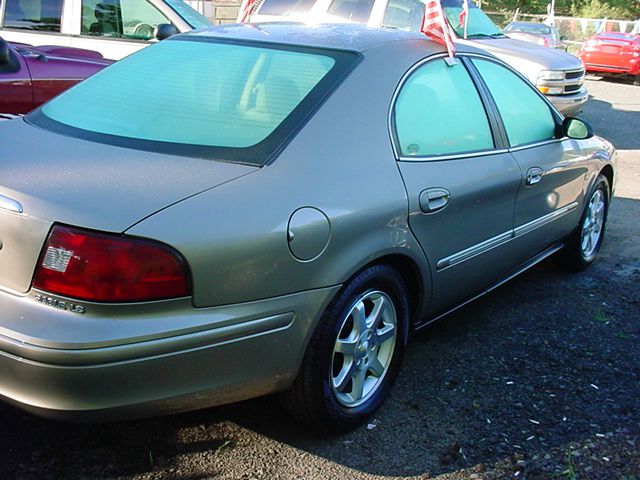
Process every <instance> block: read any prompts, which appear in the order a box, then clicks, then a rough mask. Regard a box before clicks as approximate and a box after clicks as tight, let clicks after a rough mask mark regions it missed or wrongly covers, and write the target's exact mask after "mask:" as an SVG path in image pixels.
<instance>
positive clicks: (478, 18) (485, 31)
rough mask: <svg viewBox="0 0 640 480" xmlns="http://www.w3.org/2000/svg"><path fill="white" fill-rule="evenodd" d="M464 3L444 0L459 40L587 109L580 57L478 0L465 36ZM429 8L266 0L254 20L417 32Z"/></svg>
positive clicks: (394, 0)
mask: <svg viewBox="0 0 640 480" xmlns="http://www.w3.org/2000/svg"><path fill="white" fill-rule="evenodd" d="M462 2H463V0H442V6H443V9H444V13H445V15H446V16H447V19H448V21H449V23H450V25H451V26H452V27H453V30H454V32H455V35H456V37H457V40H456V41H457V42H458V43H460V44H467V45H473V46H475V47H478V48H481V49H483V50H486V51H488V52H490V53H492V54H494V55H495V56H496V57H498V58H500V59H501V60H503V61H504V62H506V63H508V64H509V65H511V66H512V67H513V68H515V69H516V70H518V71H519V72H520V73H522V74H523V75H524V76H526V77H527V78H528V79H529V80H530V81H531V83H533V84H534V85H535V86H536V87H537V88H538V89H539V90H540V91H541V92H542V93H544V94H545V95H547V97H548V98H549V100H550V101H551V103H553V105H554V106H555V107H556V108H557V109H558V110H559V111H560V112H561V113H563V114H565V115H572V114H575V113H577V112H578V111H580V110H581V109H582V106H583V105H584V103H585V102H586V101H587V99H588V98H589V95H588V93H587V90H586V88H584V85H583V84H584V73H585V72H584V67H583V65H582V62H580V60H579V59H578V58H577V57H575V56H574V55H571V54H569V53H566V52H562V51H560V50H558V49H550V48H544V47H542V46H539V45H535V44H532V43H530V42H523V41H522V40H517V39H514V38H509V37H507V36H506V35H504V34H503V33H502V32H501V30H500V29H499V28H498V27H497V26H496V25H495V24H494V23H493V21H492V20H491V19H490V18H489V17H488V16H487V15H486V14H485V13H484V12H483V11H482V10H481V9H479V8H478V7H477V6H476V5H475V3H473V1H472V0H469V20H468V25H467V28H468V31H467V34H468V37H467V40H464V38H463V37H464V28H463V26H462V25H461V24H460V13H461V12H462ZM424 8H425V6H424V3H422V2H421V1H420V0H304V1H299V0H264V1H263V2H261V3H260V4H259V6H258V7H257V9H256V11H255V13H254V14H253V15H252V16H251V21H252V22H263V21H273V20H286V19H293V20H301V21H310V22H318V21H334V22H335V21H343V22H345V21H346V22H356V23H366V24H367V25H369V26H370V27H389V28H395V29H398V30H407V31H414V32H417V31H419V30H420V25H421V22H422V17H423V14H424Z"/></svg>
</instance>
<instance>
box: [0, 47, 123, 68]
mask: <svg viewBox="0 0 640 480" xmlns="http://www.w3.org/2000/svg"><path fill="white" fill-rule="evenodd" d="M11 45H12V46H13V47H14V48H15V49H16V50H17V51H18V52H20V54H21V55H29V56H41V58H42V56H44V58H46V59H47V60H49V59H51V58H55V59H61V60H76V61H77V60H85V61H90V62H96V63H101V64H104V65H110V64H112V63H113V60H107V59H106V58H104V57H103V56H102V54H101V53H100V52H96V51H94V50H86V49H84V48H72V47H61V46H59V45H40V46H38V47H34V46H32V45H28V44H26V43H15V42H11Z"/></svg>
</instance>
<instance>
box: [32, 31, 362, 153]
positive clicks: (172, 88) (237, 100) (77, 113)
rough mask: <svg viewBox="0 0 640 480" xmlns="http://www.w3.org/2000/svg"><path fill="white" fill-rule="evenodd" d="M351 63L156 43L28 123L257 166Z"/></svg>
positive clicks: (280, 51) (324, 56) (321, 56)
mask: <svg viewBox="0 0 640 480" xmlns="http://www.w3.org/2000/svg"><path fill="white" fill-rule="evenodd" d="M357 58H358V57H357V55H355V54H351V53H347V52H334V51H332V50H331V51H326V52H325V51H324V50H313V52H310V51H308V50H307V49H302V48H298V47H291V48H290V49H289V48H287V49H285V48H276V47H273V48H271V47H264V46H258V44H255V45H253V44H250V45H248V44H234V43H217V42H214V41H198V40H165V41H163V42H160V43H158V44H156V45H153V46H151V47H148V48H146V49H144V50H143V51H141V52H139V53H137V54H135V55H132V56H130V57H127V58H125V59H123V60H121V61H119V62H117V63H115V64H114V65H112V66H110V67H109V68H107V69H105V70H103V71H101V72H99V73H98V74H96V75H94V76H92V77H90V78H88V79H87V80H86V81H83V82H81V83H80V84H78V85H77V86H75V87H73V88H71V89H70V90H67V91H66V92H64V93H63V94H62V95H60V96H58V97H56V98H55V99H54V100H52V101H50V102H49V103H47V104H46V105H45V106H44V107H43V108H42V109H41V110H38V111H36V113H35V114H33V115H32V116H31V117H30V119H31V121H32V123H36V124H38V125H41V126H43V127H44V128H49V129H52V130H55V131H59V132H61V133H63V134H68V135H73V136H76V137H79V138H87V139H91V140H95V141H101V142H103V143H109V144H115V145H123V146H126V147H130V148H138V149H141V150H149V151H160V152H165V153H174V154H177V155H187V156H198V157H202V158H215V159H219V160H226V161H234V162H241V163H249V164H263V163H264V162H266V161H267V160H268V159H269V156H270V154H271V153H272V152H273V151H275V150H276V148H277V147H278V146H279V145H281V144H282V142H283V139H284V138H288V134H289V133H291V132H292V131H294V130H295V129H296V128H297V127H299V125H300V124H301V123H302V122H303V121H304V120H305V119H306V118H308V116H309V114H310V112H311V111H312V110H313V109H314V108H315V106H316V105H317V104H318V102H319V101H320V100H321V99H322V98H324V97H325V96H326V94H327V93H328V92H329V90H330V89H331V88H334V85H335V82H336V78H340V77H342V76H343V74H344V72H345V70H346V69H347V68H348V66H350V65H351V64H353V62H354V61H355V59H357Z"/></svg>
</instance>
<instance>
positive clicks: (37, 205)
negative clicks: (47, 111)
mask: <svg viewBox="0 0 640 480" xmlns="http://www.w3.org/2000/svg"><path fill="white" fill-rule="evenodd" d="M255 170H257V167H253V166H247V165H240V164H232V163H223V162H218V161H213V160H202V159H197V158H185V157H175V156H171V155H164V154H160V153H151V152H143V151H138V150H132V149H125V148H120V147H114V146H108V145H104V144H100V143H95V142H90V141H86V140H80V139H75V138H70V137H66V136H63V135H59V134H56V133H52V132H49V131H46V130H43V129H40V128H37V127H34V126H31V125H29V124H27V123H26V121H24V120H23V119H16V120H13V121H9V122H3V123H2V124H0V196H1V197H0V207H2V205H3V202H4V207H5V208H0V242H1V245H2V247H1V248H0V288H3V289H9V290H12V291H15V292H21V293H24V292H26V291H28V290H29V287H30V285H31V278H32V276H33V272H34V268H35V265H36V262H37V260H38V257H39V255H40V251H41V249H42V245H43V244H44V242H45V240H46V238H47V235H48V233H49V231H50V229H51V226H52V225H53V223H56V222H57V223H63V224H67V225H75V226H80V227H85V228H90V229H95V230H100V231H106V232H123V231H125V230H126V229H127V228H128V227H130V226H131V225H133V224H135V223H137V222H139V221H140V220H142V219H144V218H146V217H148V216H150V215H152V214H153V213H155V212H157V211H159V210H162V209H163V208H165V207H167V206H169V205H172V204H174V203H176V202H179V201H181V200H183V199H185V198H187V197H190V196H193V195H195V194H197V193H199V192H202V191H204V190H208V189H210V188H213V187H215V186H217V185H220V184H222V183H226V182H229V181H231V180H233V179H235V178H238V177H240V176H243V175H246V174H248V173H251V172H253V171H255ZM18 205H19V206H21V207H22V208H21V209H22V210H23V211H22V212H19V211H18V210H20V208H19V207H18Z"/></svg>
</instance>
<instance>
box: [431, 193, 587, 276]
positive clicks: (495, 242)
mask: <svg viewBox="0 0 640 480" xmlns="http://www.w3.org/2000/svg"><path fill="white" fill-rule="evenodd" d="M577 207H578V202H573V203H570V204H569V205H566V206H564V207H562V208H559V209H557V210H554V211H553V212H551V213H548V214H546V215H544V216H542V217H540V218H536V219H535V220H532V221H531V222H528V223H525V224H524V225H520V226H519V227H516V228H514V229H513V230H509V231H507V232H504V233H501V234H499V235H496V236H495V237H492V238H490V239H488V240H485V241H484V242H480V243H478V244H476V245H473V246H471V247H469V248H467V249H465V250H462V251H460V252H457V253H454V254H453V255H450V256H448V257H446V258H443V259H441V260H439V261H438V263H437V264H436V270H437V271H440V270H444V269H445V268H449V267H452V266H454V265H457V264H459V263H462V262H464V261H467V260H469V259H471V258H473V257H476V256H478V255H481V254H483V253H486V252H488V251H489V250H491V249H493V248H496V247H499V246H500V245H503V244H505V243H507V242H510V241H511V240H513V239H514V238H517V237H521V236H522V235H525V234H527V233H529V232H533V231H534V230H536V229H538V228H540V227H543V226H545V225H546V224H548V223H550V222H553V221H554V220H557V219H558V218H560V217H562V216H564V215H566V214H567V213H569V212H571V211H573V210H575V209H576V208H577Z"/></svg>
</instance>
